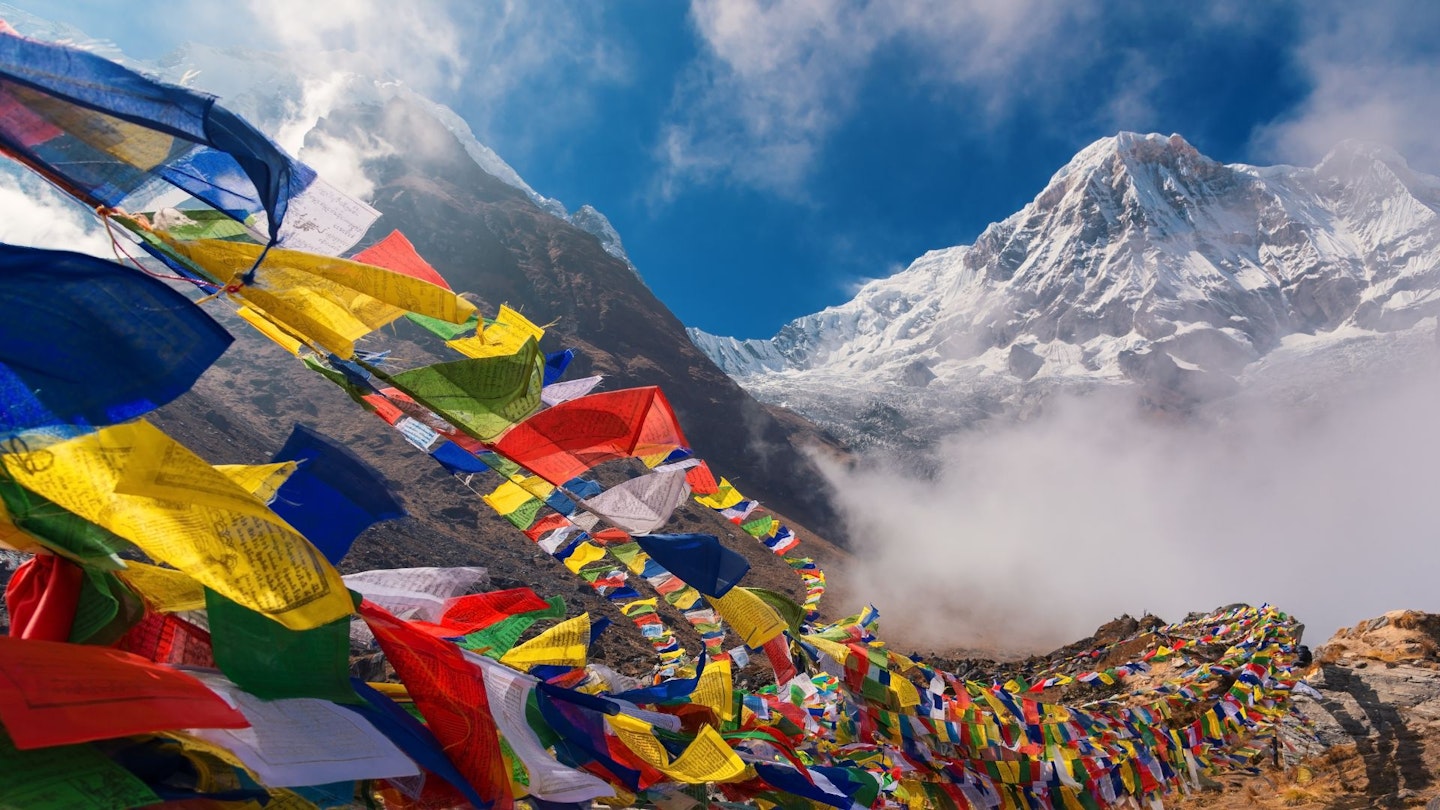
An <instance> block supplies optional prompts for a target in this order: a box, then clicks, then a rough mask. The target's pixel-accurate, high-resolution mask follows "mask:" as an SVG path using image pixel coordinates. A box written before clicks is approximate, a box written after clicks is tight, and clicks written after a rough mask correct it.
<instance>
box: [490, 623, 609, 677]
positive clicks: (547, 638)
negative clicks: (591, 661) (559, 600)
mask: <svg viewBox="0 0 1440 810" xmlns="http://www.w3.org/2000/svg"><path fill="white" fill-rule="evenodd" d="M589 648H590V614H589V613H581V614H580V615H579V616H576V617H575V618H573V619H567V620H565V621H563V622H561V623H559V624H557V625H555V626H554V627H552V628H550V629H549V630H546V631H545V632H543V633H541V634H540V635H538V636H536V637H535V638H532V639H530V640H529V641H527V642H525V643H524V644H521V645H520V646H518V647H516V648H514V649H512V650H511V651H510V652H507V653H505V655H503V656H501V658H500V663H502V664H506V665H508V666H512V667H515V668H516V669H523V670H527V671H528V670H529V669H530V667H533V666H536V665H539V664H552V665H555V666H562V667H583V666H585V659H586V653H587V652H588V650H589Z"/></svg>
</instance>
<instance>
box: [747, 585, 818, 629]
mask: <svg viewBox="0 0 1440 810" xmlns="http://www.w3.org/2000/svg"><path fill="white" fill-rule="evenodd" d="M748 590H749V591H750V592H751V593H753V594H755V595H756V596H758V597H760V601H762V602H764V603H765V604H767V605H769V606H770V607H771V609H773V610H774V611H775V612H776V613H778V614H780V618H782V619H784V620H785V623H786V624H788V625H790V631H791V632H792V633H795V634H799V632H800V623H801V622H803V621H804V620H805V608H803V607H801V606H800V605H797V604H795V600H794V599H791V598H790V597H788V596H786V595H785V594H783V593H779V592H777V591H771V590H767V589H765V588H749V589H748Z"/></svg>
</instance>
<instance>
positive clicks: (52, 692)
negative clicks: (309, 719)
mask: <svg viewBox="0 0 1440 810" xmlns="http://www.w3.org/2000/svg"><path fill="white" fill-rule="evenodd" d="M0 720H3V721H4V725H5V730H6V731H7V732H8V733H9V734H10V738H11V739H12V740H14V741H15V747H16V748H19V749H22V750H24V749H29V748H45V747H48V746H53V745H69V744H71V743H79V742H88V741H90V740H105V739H110V738H112V737H125V736H128V735H131V734H146V733H150V732H155V731H170V730H173V729H181V728H244V727H246V726H248V725H250V723H249V722H248V721H247V720H246V719H245V715H243V714H241V713H240V712H238V711H236V710H235V709H232V708H230V706H229V704H227V703H226V702H225V701H224V700H222V699H221V698H220V696H219V695H216V694H215V693H214V692H211V691H210V689H209V688H208V687H206V686H205V684H203V683H201V682H200V681H198V680H196V679H194V678H192V677H190V676H189V675H186V674H185V673H183V672H177V671H176V670H173V669H170V668H169V667H166V666H161V665H159V664H154V663H151V662H150V661H146V660H145V659H143V658H141V657H140V656H138V655H131V654H130V653H126V652H121V651H119V650H112V649H109V648H108V647H92V646H88V645H83V644H62V643H58V642H53V641H30V640H24V641H22V640H20V639H14V638H4V637H0Z"/></svg>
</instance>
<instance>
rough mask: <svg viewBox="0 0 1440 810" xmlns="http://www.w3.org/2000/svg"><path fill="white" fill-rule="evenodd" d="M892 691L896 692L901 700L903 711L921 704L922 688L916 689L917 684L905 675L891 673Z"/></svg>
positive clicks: (896, 695)
mask: <svg viewBox="0 0 1440 810" xmlns="http://www.w3.org/2000/svg"><path fill="white" fill-rule="evenodd" d="M890 691H891V692H894V693H895V697H896V698H898V699H899V700H900V709H901V711H904V710H905V709H908V708H910V707H911V706H919V705H920V690H918V689H916V688H915V684H913V683H911V682H910V679H909V678H907V677H905V676H904V675H896V674H891V676H890Z"/></svg>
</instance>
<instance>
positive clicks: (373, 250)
mask: <svg viewBox="0 0 1440 810" xmlns="http://www.w3.org/2000/svg"><path fill="white" fill-rule="evenodd" d="M350 261H352V262H360V263H361V264H369V265H373V266H375V267H383V268H385V269H386V270H390V271H393V272H396V273H400V274H402V275H406V276H409V277H411V278H418V279H420V280H421V281H428V282H430V283H431V284H434V285H435V286H437V287H444V288H445V289H447V290H448V289H450V285H449V284H448V283H446V281H445V279H444V278H442V277H441V276H440V273H438V272H437V271H436V270H435V268H434V267H431V266H430V263H429V262H427V261H425V260H424V259H422V258H420V254H419V253H417V252H416V251H415V246H414V245H412V244H410V240H409V239H406V238H405V234H403V233H400V232H399V231H391V232H390V235H389V236H387V237H385V238H384V239H381V240H380V241H379V242H376V243H375V244H373V245H371V246H370V247H368V248H365V249H364V250H362V251H360V252H359V253H356V254H355V255H354V256H351V257H350Z"/></svg>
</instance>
